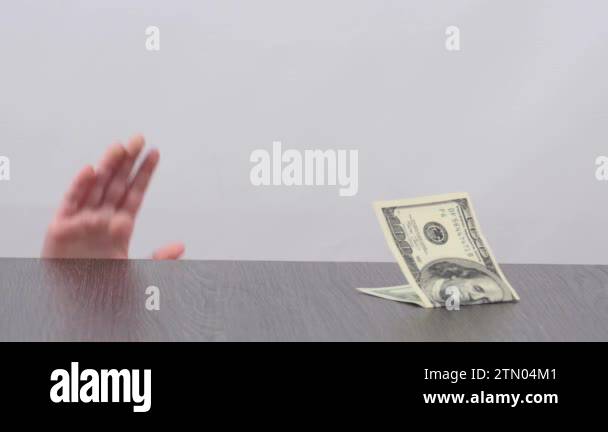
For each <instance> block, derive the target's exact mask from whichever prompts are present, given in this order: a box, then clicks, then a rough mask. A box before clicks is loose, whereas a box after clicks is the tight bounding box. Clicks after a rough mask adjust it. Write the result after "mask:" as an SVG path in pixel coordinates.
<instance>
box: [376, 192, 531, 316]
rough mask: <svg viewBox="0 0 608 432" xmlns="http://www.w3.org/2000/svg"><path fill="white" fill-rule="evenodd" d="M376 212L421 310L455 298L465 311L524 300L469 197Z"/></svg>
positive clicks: (384, 205)
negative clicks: (487, 237)
mask: <svg viewBox="0 0 608 432" xmlns="http://www.w3.org/2000/svg"><path fill="white" fill-rule="evenodd" d="M374 208H375V210H376V214H377V216H378V220H379V221H380V225H381V226H382V230H383V231H384V235H385V238H386V241H387V242H388V245H389V248H390V249H391V251H392V252H393V254H394V255H395V258H396V259H397V261H398V263H399V266H400V268H401V270H402V271H403V273H404V275H405V278H406V280H407V281H408V282H409V283H410V285H409V286H410V287H411V289H412V291H413V292H415V293H416V294H417V296H418V297H419V299H420V302H421V304H422V306H424V307H427V308H430V307H442V306H445V305H446V302H448V301H451V300H453V299H454V296H457V297H458V298H457V299H456V300H457V301H458V303H459V304H460V305H469V304H480V303H497V302H506V301H515V300H519V296H518V295H517V293H516V292H515V290H514V289H513V287H511V285H510V284H509V282H508V281H507V279H506V278H505V276H504V274H503V273H502V271H501V269H500V267H499V266H498V263H497V262H496V260H495V259H494V256H493V255H492V252H491V251H490V248H489V246H488V243H487V241H486V240H485V238H484V237H483V235H482V234H481V230H480V228H479V223H478V221H477V218H476V217H475V213H474V211H473V207H472V204H471V199H470V198H469V196H468V194H466V193H454V194H447V195H436V196H430V197H423V198H415V199H405V200H396V201H381V202H376V203H374ZM388 288H390V287H387V289H388ZM389 291H390V290H389ZM379 292H380V291H377V293H379ZM397 297H398V296H397Z"/></svg>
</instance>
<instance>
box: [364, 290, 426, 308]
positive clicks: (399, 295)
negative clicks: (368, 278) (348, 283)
mask: <svg viewBox="0 0 608 432" xmlns="http://www.w3.org/2000/svg"><path fill="white" fill-rule="evenodd" d="M357 290H359V291H361V292H362V293H365V294H369V295H372V296H376V297H380V298H384V299H388V300H394V301H398V302H403V303H412V304H417V305H418V306H424V304H423V303H422V300H420V297H419V296H418V293H417V292H416V289H415V288H414V287H412V286H411V285H397V286H389V287H380V288H357Z"/></svg>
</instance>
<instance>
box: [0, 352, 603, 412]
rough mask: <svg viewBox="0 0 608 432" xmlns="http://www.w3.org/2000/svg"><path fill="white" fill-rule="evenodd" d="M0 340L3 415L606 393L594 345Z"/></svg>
mask: <svg viewBox="0 0 608 432" xmlns="http://www.w3.org/2000/svg"><path fill="white" fill-rule="evenodd" d="M0 346H1V347H2V353H3V355H2V359H1V361H0V363H1V365H2V370H3V379H2V396H1V398H2V406H3V407H4V410H3V411H4V413H5V415H8V416H9V417H10V416H11V415H21V414H22V413H23V412H27V413H30V414H31V413H41V414H44V415H45V416H51V417H55V416H68V417H74V416H80V415H85V416H86V417H87V418H88V419H94V418H97V417H99V418H100V419H101V418H104V419H107V418H112V417H114V416H119V417H121V418H125V416H126V417H129V418H130V419H133V420H136V421H139V420H142V421H144V420H150V419H158V418H161V417H167V418H170V417H171V416H175V415H179V416H180V418H185V417H197V416H201V415H204V417H205V418H206V419H207V421H212V420H217V421H224V422H226V421H228V422H230V421H233V420H236V419H243V418H246V417H251V418H258V417H259V416H261V415H268V414H269V413H270V412H276V413H281V414H290V415H293V416H305V417H306V418H310V417H309V416H311V415H315V416H317V415H333V416H340V415H344V416H351V417H352V416H353V415H356V416H383V415H387V416H397V417H399V416H403V418H406V417H408V416H412V415H414V416H420V415H431V416H432V415H435V414H441V413H443V414H446V415H448V416H449V415H456V416H458V417H461V416H469V415H470V416H475V418H476V417H477V416H480V415H481V416H484V415H488V414H489V415H496V414H498V415H501V416H504V415H508V416H509V418H512V416H519V415H521V414H524V415H526V416H527V415H540V416H545V415H550V416H553V417H558V418H559V417H560V416H562V415H565V414H566V413H568V415H571V414H573V413H576V412H580V413H585V415H586V416H589V415H593V414H597V413H601V412H602V409H603V407H604V406H605V404H606V401H607V398H606V392H607V388H608V387H607V384H608V380H607V378H606V372H605V370H606V367H605V363H606V360H605V356H604V355H603V352H604V347H605V345H603V344H590V343H405V344H384V343H375V344H374V343H371V344H348V343H341V344H330V343H308V344H306V343H290V344H288V343H277V344H271V343H260V344H254V343H243V344H238V343H227V344H202V343H200V344H199V343H4V344H0ZM146 379H147V381H146ZM115 386H116V389H114V387H115ZM104 389H105V399H106V400H104ZM53 399H54V400H53ZM113 399H114V401H113ZM338 404H339V405H338ZM344 406H346V407H349V408H348V410H347V411H344V410H345V408H341V407H344ZM226 412H228V413H232V414H228V417H226V415H227V414H226ZM108 416H109V417H108ZM586 418H587V417H586Z"/></svg>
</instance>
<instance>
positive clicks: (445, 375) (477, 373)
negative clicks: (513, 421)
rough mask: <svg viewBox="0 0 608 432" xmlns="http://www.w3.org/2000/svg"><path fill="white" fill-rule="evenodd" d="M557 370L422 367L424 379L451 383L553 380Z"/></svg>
mask: <svg viewBox="0 0 608 432" xmlns="http://www.w3.org/2000/svg"><path fill="white" fill-rule="evenodd" d="M556 377H557V370H556V369H550V368H544V369H543V368H533V369H510V368H502V369H481V368H475V369H468V370H464V369H463V370H433V369H424V379H425V380H435V381H449V382H450V383H452V384H455V383H457V382H458V381H465V380H510V381H519V380H523V381H525V380H555V379H556Z"/></svg>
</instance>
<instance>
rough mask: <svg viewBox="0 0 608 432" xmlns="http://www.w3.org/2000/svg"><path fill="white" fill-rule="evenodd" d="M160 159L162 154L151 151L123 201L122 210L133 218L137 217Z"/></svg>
mask: <svg viewBox="0 0 608 432" xmlns="http://www.w3.org/2000/svg"><path fill="white" fill-rule="evenodd" d="M159 158H160V154H159V153H158V150H156V149H154V150H151V151H150V153H148V155H147V156H146V158H145V159H144V161H143V162H142V164H141V166H140V167H139V170H138V171H137V174H136V175H135V177H134V178H133V180H132V181H131V184H130V185H129V187H128V188H127V192H126V193H125V196H124V198H123V199H122V201H121V204H120V209H122V210H125V211H127V212H128V213H129V214H131V215H132V216H133V217H135V215H137V212H138V210H139V208H140V207H141V203H142V202H143V200H144V196H145V194H146V190H147V189H148V184H149V183H150V179H151V178H152V174H154V170H155V169H156V166H157V165H158V160H159Z"/></svg>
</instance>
